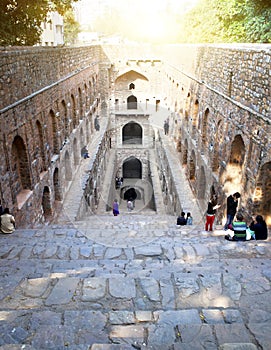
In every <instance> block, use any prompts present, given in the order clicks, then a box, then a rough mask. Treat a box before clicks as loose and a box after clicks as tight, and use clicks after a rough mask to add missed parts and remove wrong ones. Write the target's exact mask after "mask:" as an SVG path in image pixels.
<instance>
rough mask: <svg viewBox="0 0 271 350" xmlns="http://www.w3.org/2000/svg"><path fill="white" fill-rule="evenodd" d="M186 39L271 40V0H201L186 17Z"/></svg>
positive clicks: (210, 40) (184, 39) (202, 40)
mask: <svg viewBox="0 0 271 350" xmlns="http://www.w3.org/2000/svg"><path fill="white" fill-rule="evenodd" d="M180 23H181V25H182V33H181V35H180V37H179V40H180V41H182V42H192V43H197V42H202V43H213V42H228V43H231V42H239V43H240V42H244V43H270V42H271V1H270V0H199V2H198V4H197V6H196V7H194V8H193V9H192V10H191V11H190V12H188V13H187V14H186V15H185V16H184V17H183V18H182V19H180Z"/></svg>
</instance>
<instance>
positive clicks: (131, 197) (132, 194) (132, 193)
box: [123, 187, 137, 201]
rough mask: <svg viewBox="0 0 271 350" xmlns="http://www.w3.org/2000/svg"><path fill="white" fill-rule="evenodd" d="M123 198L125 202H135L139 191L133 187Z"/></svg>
mask: <svg viewBox="0 0 271 350" xmlns="http://www.w3.org/2000/svg"><path fill="white" fill-rule="evenodd" d="M123 198H124V199H125V200H131V201H134V200H136V199H137V191H136V190H135V189H134V188H133V187H131V188H129V189H128V190H127V191H125V192H124V195H123Z"/></svg>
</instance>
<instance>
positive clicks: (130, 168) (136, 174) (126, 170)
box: [122, 157, 142, 179]
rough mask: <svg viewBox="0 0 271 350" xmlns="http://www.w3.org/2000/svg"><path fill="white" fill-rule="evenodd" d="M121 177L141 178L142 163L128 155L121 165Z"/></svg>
mask: <svg viewBox="0 0 271 350" xmlns="http://www.w3.org/2000/svg"><path fill="white" fill-rule="evenodd" d="M122 170H123V172H122V173H123V177H124V178H131V179H141V178H142V164H141V162H140V161H139V160H138V159H137V158H135V157H130V158H128V159H127V160H125V161H124V163H123V166H122Z"/></svg>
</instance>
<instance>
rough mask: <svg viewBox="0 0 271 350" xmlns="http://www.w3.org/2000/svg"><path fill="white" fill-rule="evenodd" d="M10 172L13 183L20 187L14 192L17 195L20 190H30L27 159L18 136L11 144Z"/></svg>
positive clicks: (22, 142)
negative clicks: (12, 176) (13, 175)
mask: <svg viewBox="0 0 271 350" xmlns="http://www.w3.org/2000/svg"><path fill="white" fill-rule="evenodd" d="M12 171H13V173H14V174H15V178H13V183H14V184H16V183H17V182H18V183H19V184H20V187H17V188H16V190H15V191H14V192H15V193H16V194H18V192H20V191H22V190H25V189H29V190H30V189H31V178H30V169H29V164H28V157H27V152H26V147H25V144H24V141H23V139H22V138H21V137H20V136H16V137H15V138H14V141H13V144H12Z"/></svg>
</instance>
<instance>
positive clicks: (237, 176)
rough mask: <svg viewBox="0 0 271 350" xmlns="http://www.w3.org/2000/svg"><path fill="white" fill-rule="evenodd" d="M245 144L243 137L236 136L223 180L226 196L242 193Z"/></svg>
mask: <svg viewBox="0 0 271 350" xmlns="http://www.w3.org/2000/svg"><path fill="white" fill-rule="evenodd" d="M245 153H246V150H245V144H244V141H243V139H242V136H241V135H236V136H235V138H234V140H233V142H232V144H231V152H230V157H229V161H228V164H227V166H226V169H225V170H224V172H223V174H222V178H221V180H220V181H221V183H224V192H225V193H226V194H229V193H234V192H242V184H243V179H242V175H243V174H242V172H243V164H244V158H245Z"/></svg>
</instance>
